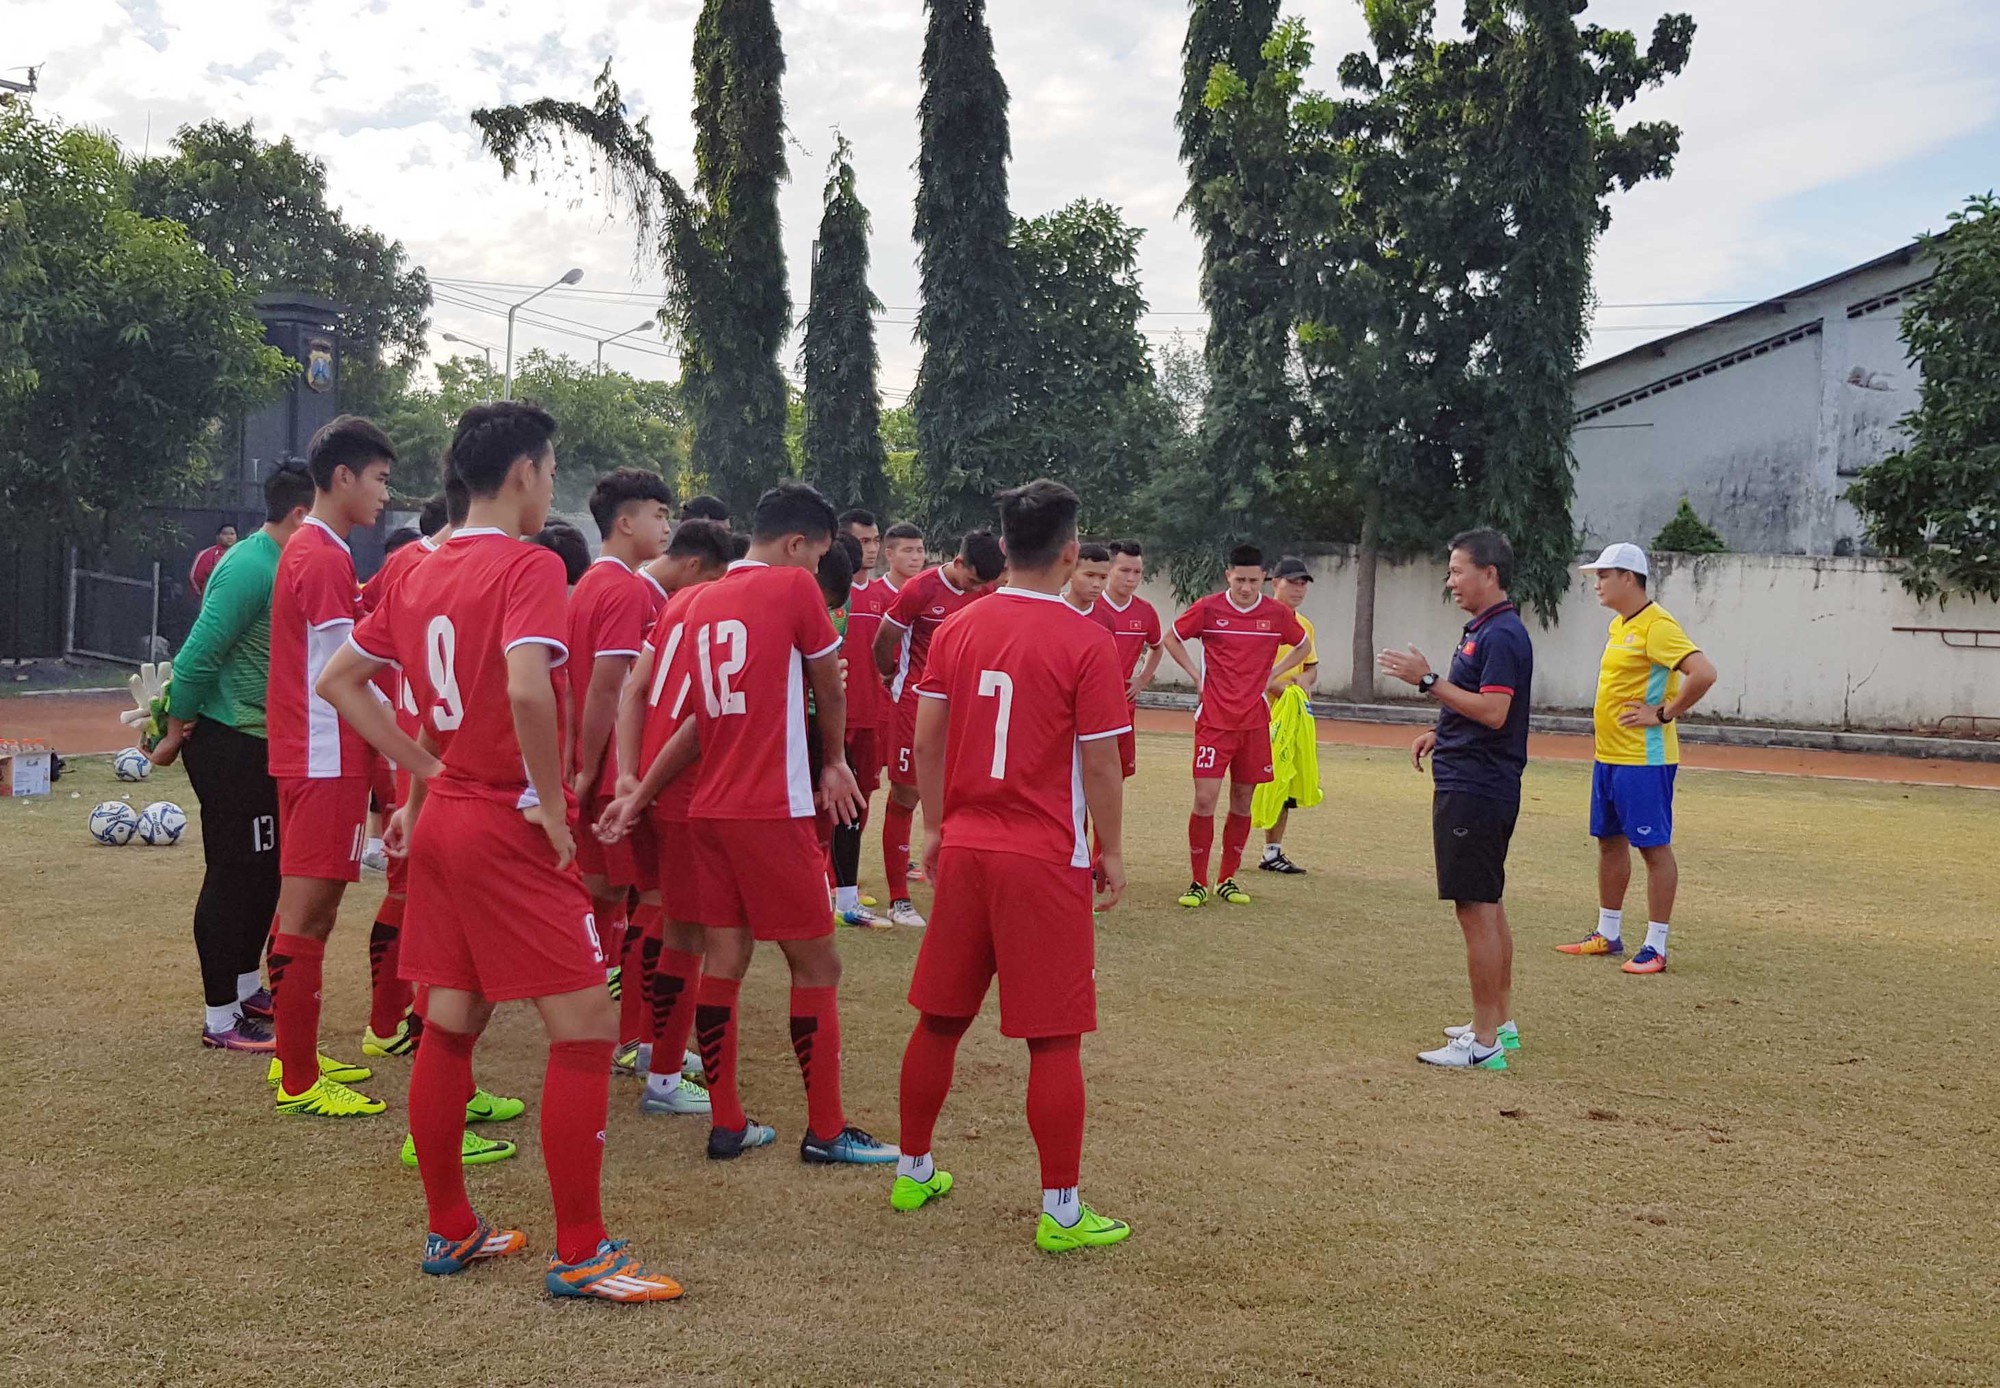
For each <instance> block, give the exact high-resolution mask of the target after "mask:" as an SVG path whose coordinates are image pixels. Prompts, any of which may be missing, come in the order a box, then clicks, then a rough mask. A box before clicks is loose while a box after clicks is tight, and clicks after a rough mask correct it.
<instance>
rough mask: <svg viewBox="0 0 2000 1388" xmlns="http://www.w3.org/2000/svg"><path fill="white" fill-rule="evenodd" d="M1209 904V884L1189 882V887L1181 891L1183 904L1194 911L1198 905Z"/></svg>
mask: <svg viewBox="0 0 2000 1388" xmlns="http://www.w3.org/2000/svg"><path fill="white" fill-rule="evenodd" d="M1207 904H1208V887H1207V885H1206V884H1205V883H1201V882H1190V883H1188V889H1187V890H1186V891H1184V892H1182V893H1181V905H1183V906H1185V907H1187V908H1188V909H1189V910H1190V911H1192V910H1194V909H1195V908H1196V907H1197V906H1206V905H1207Z"/></svg>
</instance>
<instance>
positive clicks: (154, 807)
mask: <svg viewBox="0 0 2000 1388" xmlns="http://www.w3.org/2000/svg"><path fill="white" fill-rule="evenodd" d="M187 826H188V817H187V816H186V815H184V814H182V813H181V807H180V806H179V805H176V804H175V803H174V802H173V801H171V800H155V801H154V802H153V803H152V804H150V805H148V806H146V808H145V809H143V810H141V811H139V839H140V841H141V842H143V843H149V844H151V845H152V846H153V847H155V848H166V847H168V846H169V845H172V844H176V843H179V842H180V841H181V831H182V830H183V829H185V828H187Z"/></svg>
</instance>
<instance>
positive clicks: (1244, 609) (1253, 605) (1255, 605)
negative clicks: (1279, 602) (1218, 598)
mask: <svg viewBox="0 0 2000 1388" xmlns="http://www.w3.org/2000/svg"><path fill="white" fill-rule="evenodd" d="M1222 600H1223V601H1224V602H1226V603H1228V604H1229V605H1230V606H1231V607H1235V608H1236V610H1237V611H1238V612H1242V613H1244V614H1246V615H1247V614H1249V613H1252V612H1255V611H1256V610H1257V609H1258V608H1259V607H1261V606H1263V605H1264V595H1263V594H1262V593H1259V594H1258V595H1257V601H1255V602H1253V603H1251V604H1250V605H1249V606H1248V607H1236V599H1235V598H1232V597H1230V596H1229V590H1228V589H1227V588H1225V589H1223V590H1222Z"/></svg>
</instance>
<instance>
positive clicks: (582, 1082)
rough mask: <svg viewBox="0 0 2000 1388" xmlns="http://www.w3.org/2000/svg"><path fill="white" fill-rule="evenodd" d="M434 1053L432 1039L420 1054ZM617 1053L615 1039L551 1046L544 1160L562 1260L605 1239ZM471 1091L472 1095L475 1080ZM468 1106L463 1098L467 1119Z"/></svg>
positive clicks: (574, 1259)
mask: <svg viewBox="0 0 2000 1388" xmlns="http://www.w3.org/2000/svg"><path fill="white" fill-rule="evenodd" d="M429 1049H430V1040H429V1038H428V1037H426V1038H425V1041H424V1044H423V1045H422V1046H421V1047H419V1048H418V1054H420V1055H421V1054H422V1053H423V1052H424V1051H426V1050H429ZM615 1049H616V1047H615V1046H614V1045H613V1044H612V1043H611V1042H609V1041H551V1042H550V1043H549V1067H548V1070H547V1071H546V1072H545V1074H544V1075H543V1078H542V1161H543V1164H544V1165H546V1166H547V1167H548V1169H549V1196H550V1198H551V1199H552V1200H553V1201H554V1202H555V1207H556V1257H557V1258H559V1259H561V1260H562V1261H563V1262H565V1263H580V1262H582V1261H583V1260H584V1259H585V1258H588V1257H590V1256H591V1255H592V1254H594V1253H595V1252H597V1245H598V1244H600V1243H602V1242H604V1239H605V1233H604V1209H603V1204H602V1200H601V1196H602V1191H601V1189H600V1177H601V1176H602V1174H603V1170H604V1117H605V1113H606V1112H607V1111H608V1110H609V1108H610V1105H611V1053H612V1051H613V1050H615ZM470 1073H471V1072H470V1070H469V1069H468V1071H467V1074H468V1077H469V1076H470ZM466 1092H467V1094H468V1095H469V1094H470V1093H471V1090H470V1085H469V1081H468V1087H467V1091H466ZM463 1105H464V1100H462V1099H461V1100H460V1110H459V1111H460V1115H461V1118H462V1117H463V1114H464V1107H463Z"/></svg>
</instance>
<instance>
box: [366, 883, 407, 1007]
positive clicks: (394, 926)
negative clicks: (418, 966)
mask: <svg viewBox="0 0 2000 1388" xmlns="http://www.w3.org/2000/svg"><path fill="white" fill-rule="evenodd" d="M402 953H403V898H402V897H400V896H391V897H384V898H383V899H382V909H381V910H380V911H378V912H376V914H375V928H374V929H373V930H370V931H369V932H368V983H369V990H368V1029H369V1030H370V1031H372V1032H374V1033H375V1034H376V1035H377V1036H388V1035H389V1034H390V1033H392V1032H394V1031H395V1030H396V1024H397V1023H399V1022H401V1021H402V1020H403V1014H404V1013H405V1012H408V1011H409V1010H410V998H411V988H410V985H409V984H407V983H405V982H404V981H403V980H402V979H401V978H400V977H398V976H397V973H396V966H397V964H398V963H399V962H400V961H401V958H402Z"/></svg>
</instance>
